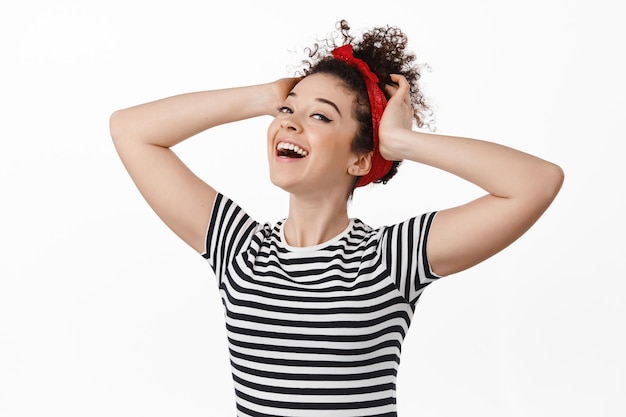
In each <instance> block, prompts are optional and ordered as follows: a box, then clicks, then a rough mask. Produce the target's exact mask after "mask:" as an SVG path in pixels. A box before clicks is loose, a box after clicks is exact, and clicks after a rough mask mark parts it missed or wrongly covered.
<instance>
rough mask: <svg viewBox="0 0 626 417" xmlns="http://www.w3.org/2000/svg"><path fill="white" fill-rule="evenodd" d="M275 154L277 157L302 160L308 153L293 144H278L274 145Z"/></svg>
mask: <svg viewBox="0 0 626 417" xmlns="http://www.w3.org/2000/svg"><path fill="white" fill-rule="evenodd" d="M276 152H277V154H278V156H282V157H285V158H304V157H306V156H307V155H308V154H309V153H308V152H307V151H305V150H304V149H302V148H301V147H299V146H298V145H294V144H293V143H287V142H278V145H276Z"/></svg>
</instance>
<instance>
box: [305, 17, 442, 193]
mask: <svg viewBox="0 0 626 417" xmlns="http://www.w3.org/2000/svg"><path fill="white" fill-rule="evenodd" d="M336 30H337V31H336V32H335V33H333V34H330V35H328V36H327V39H325V40H323V41H318V43H316V44H315V45H314V46H313V47H312V48H308V49H307V51H306V52H307V53H308V55H309V60H305V61H303V62H302V68H301V75H303V76H305V77H306V76H308V75H312V74H318V73H324V74H330V75H333V76H335V77H337V78H338V79H339V80H341V81H342V82H343V83H344V84H345V85H346V87H347V88H348V89H349V90H350V91H353V92H354V93H355V95H356V103H357V105H356V110H355V114H354V116H355V119H356V120H357V122H358V124H359V128H358V131H357V134H356V136H355V138H354V141H353V142H352V149H353V151H355V152H370V151H372V149H373V148H374V141H373V132H372V130H373V127H372V114H371V109H370V104H369V98H368V95H367V89H366V87H365V81H364V80H363V76H362V75H361V73H360V72H359V70H358V69H357V68H355V67H354V66H351V65H349V64H347V63H345V62H343V61H341V60H337V59H334V58H333V56H332V54H331V51H332V50H333V49H334V48H336V47H338V46H342V45H346V44H351V45H352V48H353V54H354V57H355V58H359V59H361V60H363V61H365V63H367V65H368V66H369V67H370V70H371V71H372V72H373V73H374V74H376V76H378V79H379V80H380V81H379V87H380V88H381V90H382V91H383V92H384V93H385V96H386V97H387V99H389V98H390V97H389V94H388V93H387V92H386V91H385V88H384V87H385V85H386V84H390V85H397V84H396V83H394V82H393V81H392V80H391V77H390V75H391V74H401V75H403V76H404V77H405V78H406V80H407V81H408V83H409V85H410V96H411V105H412V107H413V118H414V120H415V123H416V125H417V127H420V128H421V127H424V126H427V127H428V128H430V129H431V130H432V128H433V111H432V109H431V108H430V106H429V105H428V104H427V103H426V99H425V97H424V94H423V92H422V90H421V89H420V87H419V85H418V80H419V79H420V77H421V67H420V66H419V65H417V63H416V56H415V54H413V53H411V52H408V51H407V50H406V47H407V42H408V39H407V36H406V34H405V33H404V32H402V30H400V29H399V28H397V27H393V26H385V27H375V28H372V29H370V30H368V31H366V32H364V33H363V34H362V36H361V38H360V39H357V38H355V37H354V36H352V35H351V34H350V26H349V25H348V22H347V21H346V20H340V21H339V22H337V25H336ZM337 40H341V41H342V44H341V45H338V44H337ZM401 162H402V161H394V162H393V165H392V167H391V170H390V171H389V173H387V175H385V176H384V177H383V178H381V179H379V180H377V181H375V182H376V183H383V184H386V183H387V182H388V181H389V180H390V179H391V178H392V177H393V176H394V175H395V174H396V173H397V172H398V167H399V166H400V164H401ZM358 181H359V178H356V180H355V182H354V186H353V190H354V187H356V184H357V183H358Z"/></svg>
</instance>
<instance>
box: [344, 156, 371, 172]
mask: <svg viewBox="0 0 626 417" xmlns="http://www.w3.org/2000/svg"><path fill="white" fill-rule="evenodd" d="M371 168H372V152H368V153H365V154H361V155H356V159H354V160H353V162H352V163H351V164H350V165H349V166H348V174H350V175H352V176H355V177H362V176H364V175H366V174H367V173H368V172H370V169H371Z"/></svg>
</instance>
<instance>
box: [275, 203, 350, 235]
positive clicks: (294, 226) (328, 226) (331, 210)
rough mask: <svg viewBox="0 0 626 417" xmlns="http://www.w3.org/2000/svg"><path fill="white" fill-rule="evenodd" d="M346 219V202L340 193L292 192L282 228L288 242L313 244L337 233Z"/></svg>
mask: <svg viewBox="0 0 626 417" xmlns="http://www.w3.org/2000/svg"><path fill="white" fill-rule="evenodd" d="M349 221H350V219H349V218H348V204H347V201H346V198H345V196H343V195H339V196H332V195H325V196H320V195H316V196H314V197H302V196H297V195H295V194H291V196H290V199H289V217H288V218H287V221H286V222H285V225H284V226H283V231H284V236H285V239H286V240H287V244H289V245H291V246H299V247H304V246H314V245H319V244H320V243H324V242H326V241H328V240H330V239H332V238H334V237H335V236H337V235H338V234H340V233H341V232H342V231H344V229H345V228H346V227H347V226H348V223H349Z"/></svg>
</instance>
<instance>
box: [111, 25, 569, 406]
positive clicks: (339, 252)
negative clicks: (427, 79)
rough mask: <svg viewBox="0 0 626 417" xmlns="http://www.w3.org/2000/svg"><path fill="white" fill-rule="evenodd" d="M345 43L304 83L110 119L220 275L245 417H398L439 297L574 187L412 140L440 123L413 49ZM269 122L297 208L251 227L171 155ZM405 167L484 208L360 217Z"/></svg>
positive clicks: (145, 185) (492, 153)
mask: <svg viewBox="0 0 626 417" xmlns="http://www.w3.org/2000/svg"><path fill="white" fill-rule="evenodd" d="M339 29H340V30H341V33H342V34H343V37H341V38H340V39H342V40H343V44H342V45H335V44H333V45H330V46H329V47H328V49H329V50H328V51H327V50H325V49H324V48H319V49H316V50H315V51H314V53H313V54H312V57H311V58H312V61H311V62H309V65H308V66H307V67H306V68H305V69H304V73H303V74H304V76H303V77H298V78H288V79H280V80H277V81H274V82H271V83H267V84H261V85H254V86H247V87H240V88H231V89H223V90H217V91H204V92H196V93H190V94H183V95H179V96H174V97H170V98H165V99H162V100H159V101H155V102H151V103H147V104H143V105H139V106H136V107H132V108H129V109H125V110H120V111H117V112H115V113H114V114H113V115H112V116H111V134H112V137H113V140H114V143H115V146H116V148H117V151H118V153H119V155H120V157H121V159H122V161H123V163H124V165H125V166H126V168H127V170H128V172H129V173H130V175H131V177H132V179H133V180H134V182H135V184H136V185H137V187H138V188H139V190H140V192H141V193H142V194H143V196H144V197H145V199H146V200H147V201H148V203H149V204H150V206H151V207H152V208H153V209H154V211H155V212H156V213H157V214H158V215H159V216H160V217H161V219H163V221H164V222H165V223H166V224H167V225H168V226H169V227H170V228H171V229H172V230H173V231H174V232H175V233H176V234H177V235H178V236H180V238H181V239H182V240H184V241H185V242H186V243H187V244H189V245H190V246H191V247H192V248H193V249H195V250H196V251H198V252H199V253H201V254H202V255H203V256H204V257H205V258H206V259H207V260H208V261H209V263H210V265H211V267H212V268H213V270H214V272H215V274H216V277H217V280H218V285H219V290H220V294H221V298H222V302H223V304H224V309H225V318H226V326H227V334H228V343H229V350H230V357H231V364H232V375H233V380H234V385H235V391H236V398H237V412H238V415H239V416H316V417H318V416H353V417H357V416H358V417H363V416H395V415H396V405H395V404H396V401H395V381H396V373H397V369H398V364H399V361H400V351H401V344H402V341H403V339H404V336H405V334H406V332H407V330H408V327H409V324H410V322H411V318H412V316H413V313H414V310H415V305H416V302H417V300H418V298H419V297H420V295H421V293H422V291H423V290H424V288H425V287H426V286H427V285H428V284H429V283H430V282H433V281H434V280H436V279H437V278H439V277H443V276H445V275H449V274H454V273H456V272H459V271H463V270H465V269H467V268H470V267H471V266H473V265H476V264H477V263H479V262H481V261H483V260H485V259H487V258H489V257H490V256H492V255H494V254H495V253H497V252H498V251H500V250H502V249H503V248H505V247H506V246H507V245H509V244H510V243H512V242H513V241H515V240H516V239H517V238H518V237H520V236H521V235H522V234H523V233H524V232H525V231H526V230H527V229H528V228H529V227H530V226H531V225H532V224H533V223H534V222H535V221H536V220H537V219H538V218H539V216H541V214H542V213H543V212H544V210H546V208H547V207H548V206H549V205H550V203H551V202H552V200H553V199H554V198H555V196H556V194H557V193H558V191H559V188H560V186H561V183H562V181H563V173H562V171H561V169H560V168H559V167H558V166H556V165H554V164H552V163H550V162H546V161H544V160H542V159H540V158H537V157H534V156H531V155H528V154H526V153H523V152H520V151H517V150H514V149H511V148H508V147H505V146H501V145H497V144H495V143H490V142H485V141H480V140H474V139H467V138H460V137H450V136H444V135H434V134H430V133H425V132H422V131H417V130H414V129H413V126H414V124H415V125H416V126H417V127H422V126H423V125H424V124H426V123H428V114H429V109H428V106H426V105H425V102H424V99H423V96H422V93H421V91H420V90H419V86H418V79H419V75H420V74H419V71H418V67H417V66H416V65H415V64H414V61H415V56H414V55H413V54H410V53H407V51H405V47H406V42H407V40H406V36H405V35H404V33H402V32H401V31H400V30H399V29H398V28H394V27H381V28H374V29H372V30H370V31H368V32H366V33H364V34H363V36H362V37H361V38H359V39H355V38H354V37H352V36H350V35H349V27H348V25H347V24H346V22H344V21H342V22H340V27H339ZM261 115H273V116H274V119H273V121H272V122H271V124H270V126H269V129H268V132H267V156H268V159H269V168H270V176H271V181H272V182H273V183H274V184H275V185H277V186H279V187H281V188H282V189H283V190H285V191H286V192H288V193H289V196H290V200H289V214H288V217H287V218H286V219H284V220H281V221H278V222H276V223H275V224H269V223H259V222H257V221H255V220H253V219H251V218H250V217H249V216H248V215H247V214H246V213H245V212H244V211H243V210H242V209H241V208H240V207H239V206H237V204H236V203H234V202H233V201H231V200H230V199H229V198H228V197H226V196H225V195H223V194H221V193H220V192H218V191H216V190H215V189H213V188H212V187H211V186H210V185H208V184H206V183H205V182H203V181H202V180H201V179H199V178H198V177H197V176H196V175H194V173H193V172H191V171H190V170H189V169H188V168H187V167H186V166H185V165H184V164H183V162H181V161H180V160H179V159H178V158H177V157H176V155H175V154H174V153H173V152H172V150H171V148H172V147H173V146H174V145H176V144H177V143H179V142H181V141H183V140H185V139H187V138H189V137H191V136H194V135H196V134H197V133H199V132H202V131H204V130H206V129H209V128H211V127H214V126H217V125H221V124H224V123H229V122H234V121H238V120H242V119H247V118H251V117H256V116H261ZM403 160H410V161H414V162H417V163H421V164H426V165H429V166H432V167H435V168H439V169H442V170H445V171H447V172H450V173H452V174H454V175H457V176H459V177H460V178H463V179H465V180H468V181H471V182H472V183H474V184H476V185H478V186H479V187H481V188H482V189H484V190H485V192H486V194H485V195H484V196H483V197H481V198H478V199H476V200H474V201H470V202H468V203H466V204H464V205H461V206H459V207H453V208H449V209H446V210H441V211H439V212H437V213H435V212H430V213H425V214H419V215H417V216H416V217H413V218H411V219H408V220H406V221H404V222H402V223H399V224H394V225H391V226H387V227H381V228H377V229H374V228H371V227H369V226H367V225H366V224H364V223H363V222H361V221H360V220H359V219H353V218H349V217H348V213H347V203H348V200H349V198H350V196H351V194H352V192H353V190H354V189H355V187H360V186H365V185H367V184H369V183H371V182H383V183H384V182H387V181H388V180H389V179H390V178H391V177H392V176H393V175H395V173H396V171H397V168H398V165H399V163H400V161H403ZM407 191H409V190H407ZM416 191H417V190H416Z"/></svg>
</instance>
